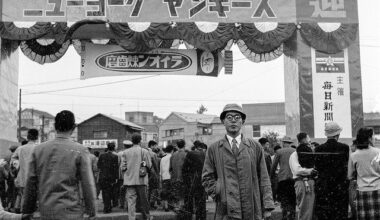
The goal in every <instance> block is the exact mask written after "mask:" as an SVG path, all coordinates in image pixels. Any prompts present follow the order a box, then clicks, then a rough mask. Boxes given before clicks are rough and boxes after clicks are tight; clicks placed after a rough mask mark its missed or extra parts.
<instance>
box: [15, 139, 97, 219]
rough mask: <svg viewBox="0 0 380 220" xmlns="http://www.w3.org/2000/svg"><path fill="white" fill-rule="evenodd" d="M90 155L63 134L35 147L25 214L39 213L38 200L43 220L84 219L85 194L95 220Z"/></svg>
mask: <svg viewBox="0 0 380 220" xmlns="http://www.w3.org/2000/svg"><path fill="white" fill-rule="evenodd" d="M89 154H90V153H89V151H88V150H87V148H85V147H83V146H82V145H81V144H78V143H75V142H73V141H71V140H70V137H69V136H67V135H62V134H57V136H56V138H55V139H54V140H52V141H48V142H45V143H43V144H41V145H37V146H35V148H34V150H33V152H32V155H31V158H30V161H29V166H28V167H29V170H28V175H27V181H26V186H25V189H24V203H23V205H22V213H27V214H28V213H33V212H34V211H36V202H37V198H38V200H39V205H38V206H39V211H40V214H41V220H66V219H68V220H77V219H83V207H82V206H81V201H80V199H79V198H80V197H82V196H81V195H80V194H81V193H80V192H81V191H82V194H83V199H84V204H85V208H86V213H87V214H89V215H90V216H94V215H95V214H96V193H95V181H94V176H93V174H92V168H91V161H90V156H89ZM80 188H81V190H80Z"/></svg>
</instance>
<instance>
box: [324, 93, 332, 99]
mask: <svg viewBox="0 0 380 220" xmlns="http://www.w3.org/2000/svg"><path fill="white" fill-rule="evenodd" d="M325 100H331V92H325Z"/></svg>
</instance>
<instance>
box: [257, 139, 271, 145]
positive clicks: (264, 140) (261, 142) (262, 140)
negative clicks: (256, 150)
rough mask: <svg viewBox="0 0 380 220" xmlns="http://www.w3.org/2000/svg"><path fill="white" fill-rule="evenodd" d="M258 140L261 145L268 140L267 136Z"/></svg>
mask: <svg viewBox="0 0 380 220" xmlns="http://www.w3.org/2000/svg"><path fill="white" fill-rule="evenodd" d="M259 142H260V144H261V145H262V146H264V144H266V143H267V142H269V141H268V139H267V138H265V137H262V138H260V139H259Z"/></svg>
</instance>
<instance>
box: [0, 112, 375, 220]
mask: <svg viewBox="0 0 380 220" xmlns="http://www.w3.org/2000/svg"><path fill="white" fill-rule="evenodd" d="M239 109H240V108H238V109H237V110H236V109H232V110H231V109H229V110H228V109H227V110H225V111H224V112H223V113H225V115H223V113H222V115H221V120H222V121H224V120H226V122H225V123H226V124H228V123H230V124H231V123H232V124H233V123H235V122H236V121H239V120H242V123H244V117H243V116H245V115H244V113H243V112H242V110H239ZM228 113H235V114H228ZM239 113H240V115H239ZM55 127H56V130H57V137H56V138H55V139H54V140H52V141H48V142H45V143H42V144H37V139H38V130H36V129H30V130H29V131H28V136H27V139H28V141H27V142H25V143H22V146H19V147H17V146H11V147H10V149H9V150H10V151H11V154H10V156H9V157H7V158H3V159H0V199H1V203H0V204H1V205H0V219H31V218H32V215H33V212H35V211H36V210H37V209H38V210H39V212H40V213H41V219H49V220H51V219H82V218H83V214H84V213H86V214H88V215H89V217H90V219H91V218H95V216H96V207H97V205H96V200H98V199H99V198H100V195H101V199H102V202H103V207H104V208H103V213H111V212H112V210H113V208H114V207H117V206H118V207H119V208H121V209H123V210H125V211H127V212H128V216H129V219H130V220H134V219H135V218H136V212H140V213H141V214H142V217H143V219H153V217H152V216H151V215H150V211H151V210H156V209H162V210H163V211H171V210H172V211H174V212H176V213H177V214H178V217H179V218H178V219H184V220H187V219H188V220H190V219H192V216H193V214H195V215H196V219H197V220H202V219H206V213H207V211H206V200H207V198H208V196H211V197H212V198H213V199H214V200H215V201H216V202H217V206H218V202H220V199H223V198H218V195H217V194H218V192H216V190H221V189H220V187H221V186H216V188H213V187H215V185H214V184H215V182H214V180H212V178H214V175H216V173H217V172H216V171H212V172H211V170H213V169H214V168H215V169H216V168H217V167H212V166H214V163H215V161H219V160H220V159H222V160H223V158H224V159H227V158H226V156H225V155H224V156H222V155H219V154H218V155H219V158H213V156H214V154H215V155H217V154H216V153H215V152H214V151H215V149H218V143H216V145H215V144H214V145H212V146H211V147H212V149H211V150H210V149H209V151H207V145H206V144H204V143H202V142H201V141H194V142H193V144H192V146H191V150H186V149H187V148H186V142H185V141H184V140H179V141H177V142H176V144H175V145H171V144H169V145H168V146H166V147H165V148H162V147H159V146H158V144H157V143H156V142H155V141H149V143H148V146H147V147H142V146H141V135H140V134H137V133H135V134H133V135H132V136H131V139H130V140H125V141H123V146H124V149H119V151H118V152H116V149H115V148H116V146H115V144H114V143H108V145H107V149H106V151H105V152H102V153H100V152H99V151H96V150H95V151H94V150H92V149H87V148H85V147H83V146H82V145H80V144H78V143H75V142H73V141H71V140H70V138H69V137H70V135H71V133H72V131H73V130H74V128H75V119H74V115H73V113H71V112H70V111H62V112H60V113H58V114H57V116H56V118H55ZM226 128H227V125H226ZM342 129H343V128H341V127H340V126H339V125H338V124H337V123H335V122H330V123H327V124H326V126H325V135H326V137H327V141H326V142H325V143H322V144H318V143H316V142H313V143H312V142H311V140H310V137H309V135H308V134H306V133H303V132H301V133H299V134H298V135H297V141H298V143H297V144H296V143H293V141H292V139H291V138H288V137H284V138H283V139H282V141H281V142H282V146H281V145H279V144H276V145H275V146H274V147H273V146H272V147H271V146H270V142H269V140H268V139H267V138H260V139H259V143H260V149H256V148H254V147H255V144H256V142H255V141H253V140H252V141H249V143H248V142H247V145H249V144H252V146H253V147H252V149H256V150H257V152H256V153H255V155H256V156H257V155H259V157H261V152H262V157H263V162H262V163H265V165H264V164H260V166H261V168H257V169H262V168H263V169H262V170H260V171H258V172H260V173H261V175H259V176H258V177H259V178H260V176H261V177H262V176H263V175H264V176H265V175H267V176H268V177H270V182H269V185H270V186H269V187H270V188H268V189H269V190H271V192H270V193H269V194H267V196H266V197H265V198H266V199H267V200H268V201H269V202H270V201H272V195H273V200H274V202H275V203H276V204H279V205H281V210H282V219H283V220H293V219H300V220H315V219H317V220H334V219H336V220H344V219H358V220H361V219H374V220H375V219H380V149H377V148H375V147H373V144H372V140H373V137H372V136H373V130H372V129H371V128H361V129H360V130H359V131H358V132H357V136H356V139H355V140H354V141H353V144H352V146H351V147H349V146H348V145H346V144H344V143H340V142H339V136H340V132H341V131H342ZM227 131H228V128H227ZM239 131H240V128H239ZM228 134H229V133H228ZM237 134H238V137H240V138H241V140H239V142H237V141H236V140H235V139H233V140H231V142H230V143H228V142H226V141H227V140H228V141H230V140H229V139H228V138H224V139H222V141H223V142H220V146H222V145H223V144H227V145H228V148H230V147H231V149H230V151H231V153H232V155H236V157H234V158H235V160H236V161H235V162H236V163H237V164H238V161H239V160H240V159H239V157H238V155H239V151H241V149H240V147H239V148H238V147H237V146H236V145H241V144H245V141H247V140H246V139H243V137H241V134H240V133H237ZM226 137H227V136H226ZM242 142H243V143H242ZM271 149H273V150H274V151H272V150H271ZM206 152H207V154H206ZM244 158H245V157H244ZM249 158H250V157H249ZM214 159H215V161H213V160H214ZM210 160H212V161H210ZM228 160H229V159H228ZM250 160H252V158H250ZM260 160H261V159H259V162H258V164H259V163H261V162H260ZM248 162H249V161H248ZM218 163H219V162H218ZM229 165H230V164H229V163H225V164H223V166H224V167H222V169H226V167H227V168H228V166H229ZM236 166H240V165H236ZM236 168H237V170H236V171H235V170H233V169H232V168H231V170H232V171H231V172H232V173H228V174H226V175H227V177H226V178H229V177H230V176H232V175H233V174H235V175H237V178H238V179H237V180H238V181H240V179H239V178H242V176H244V175H245V174H244V173H242V174H240V173H234V172H240V171H239V169H240V168H239V167H236ZM217 169H220V168H217ZM228 169H230V168H228ZM242 169H243V168H242ZM218 172H219V171H218ZM223 172H224V171H223ZM253 172H254V173H255V172H256V171H253ZM262 172H263V173H262ZM210 175H211V176H210ZM223 175H224V174H223ZM255 175H256V174H255ZM210 177H212V178H211V179H210ZM211 180H212V181H211ZM217 180H218V181H219V179H217ZM210 181H211V182H210ZM228 181H230V180H228ZM210 183H212V184H213V186H212V187H211V188H210V185H209V184H210ZM238 184H242V183H241V182H239V183H238ZM218 187H219V188H218ZM259 188H260V187H259ZM227 190H228V189H227ZM240 190H248V191H252V189H251V188H250V187H249V189H244V186H243V185H241V186H240ZM206 192H207V193H206ZM265 192H266V193H268V192H267V191H265ZM215 193H216V194H215ZM240 193H241V192H240ZM271 194H272V195H271ZM232 195H233V193H232V192H231V196H232ZM78 198H79V199H78ZM238 198H240V201H239V202H241V204H244V203H245V202H246V201H244V200H245V199H246V198H245V197H244V196H243V194H241V195H240V197H238ZM218 199H219V201H218ZM254 199H256V198H254ZM258 199H259V200H258V201H263V200H262V198H258ZM228 201H229V200H227V201H225V202H226V205H227V206H228V205H229V204H228ZM272 202H273V201H272ZM268 204H270V203H268ZM3 207H4V208H3ZM273 207H274V206H273ZM273 207H272V206H270V208H269V209H270V210H269V209H267V208H266V209H265V210H266V211H271V210H273ZM296 207H298V213H297V212H296ZM4 209H5V210H4ZM216 212H218V207H217V211H216ZM21 213H22V214H21ZM216 214H218V213H216ZM219 214H220V213H219ZM224 214H226V215H227V213H224ZM224 214H223V215H224ZM260 215H261V214H260ZM243 217H244V214H243ZM243 219H244V218H243Z"/></svg>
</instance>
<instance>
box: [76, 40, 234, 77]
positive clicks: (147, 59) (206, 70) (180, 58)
mask: <svg viewBox="0 0 380 220" xmlns="http://www.w3.org/2000/svg"><path fill="white" fill-rule="evenodd" d="M230 59H232V57H230ZM223 66H224V58H223V57H222V56H221V54H220V53H218V52H217V51H215V52H210V51H203V50H197V49H191V50H176V49H154V50H151V51H149V52H128V51H126V50H124V49H123V48H121V47H119V46H117V45H99V44H91V43H84V45H82V46H81V75H80V78H81V79H87V78H93V77H105V76H122V75H156V74H157V75H198V76H213V77H216V76H218V74H219V72H220V70H221V68H222V67H223ZM231 68H232V67H231Z"/></svg>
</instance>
